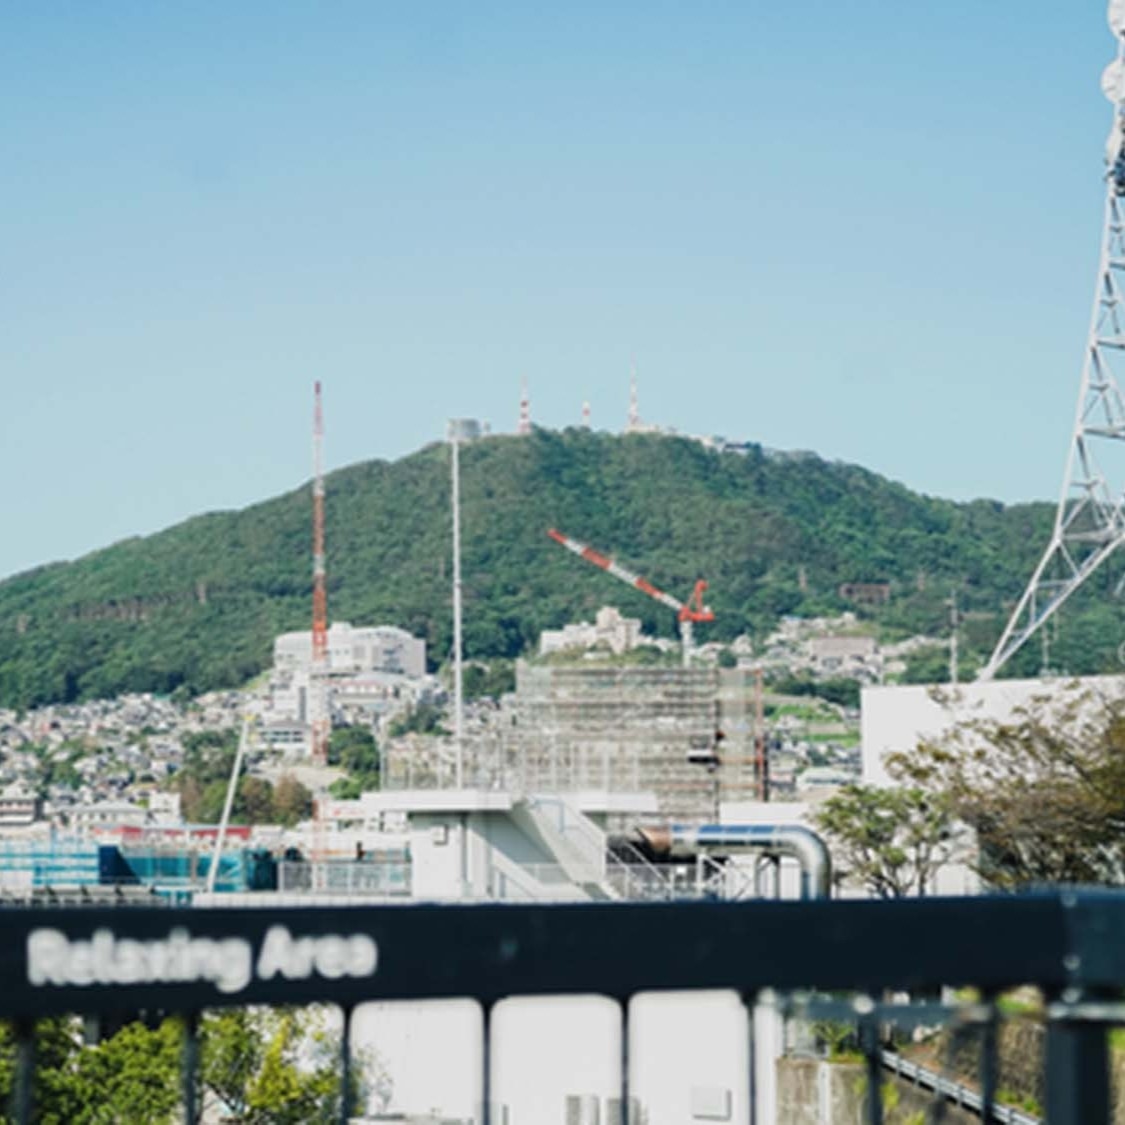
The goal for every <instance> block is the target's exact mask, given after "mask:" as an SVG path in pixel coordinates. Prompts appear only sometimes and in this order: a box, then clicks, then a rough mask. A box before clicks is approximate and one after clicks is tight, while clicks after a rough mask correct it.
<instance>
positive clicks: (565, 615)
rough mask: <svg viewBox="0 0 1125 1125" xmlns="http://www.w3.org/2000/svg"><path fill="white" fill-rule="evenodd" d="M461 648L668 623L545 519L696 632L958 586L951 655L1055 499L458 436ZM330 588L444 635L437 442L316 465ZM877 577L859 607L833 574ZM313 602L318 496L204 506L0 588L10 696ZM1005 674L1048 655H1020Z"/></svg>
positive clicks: (179, 681) (146, 674)
mask: <svg viewBox="0 0 1125 1125" xmlns="http://www.w3.org/2000/svg"><path fill="white" fill-rule="evenodd" d="M461 480H462V526H463V556H464V578H465V646H466V655H467V656H468V657H469V658H488V657H498V656H502V657H511V656H514V655H516V654H518V653H520V652H522V651H525V650H526V649H528V648H529V646H532V645H533V644H534V643H535V640H536V638H537V636H538V633H539V631H540V630H541V629H543V628H549V627H557V626H559V625H562V624H563V623H565V622H567V621H572V620H579V619H582V618H587V619H589V618H590V617H591V616H592V614H593V613H594V612H595V611H596V609H597V608H598V607H599V606H600V605H603V604H606V603H612V604H615V605H617V606H619V607H620V608H621V609H622V611H623V612H626V613H628V614H630V615H632V616H637V617H640V618H642V619H643V621H644V623H645V628H646V629H647V630H649V631H651V632H655V633H658V634H662V635H665V636H671V635H673V633H674V631H675V621H674V618H673V615H672V614H671V613H669V612H668V611H667V610H665V609H664V608H663V607H662V606H660V605H658V604H657V603H655V602H653V601H651V600H649V599H648V598H646V597H645V596H644V595H642V594H640V593H637V592H634V591H630V590H629V589H628V588H627V587H625V586H624V585H622V584H621V583H619V582H617V581H615V580H614V579H613V578H611V577H609V576H607V575H605V574H604V573H602V572H600V571H598V570H597V569H595V568H593V567H590V566H588V565H586V564H583V563H582V562H581V560H579V559H576V558H575V557H574V556H573V555H571V554H569V553H568V552H566V551H564V550H563V549H562V548H560V547H559V546H557V545H556V544H554V543H552V542H551V541H550V540H549V539H548V538H547V536H546V534H545V532H546V529H547V527H549V526H556V527H559V528H560V529H562V530H563V531H565V532H567V533H568V534H570V535H572V536H574V537H576V538H579V539H582V540H585V541H587V542H589V543H591V544H592V545H594V546H596V547H598V548H599V549H600V550H602V551H605V552H607V553H610V552H612V553H616V554H617V556H618V557H619V558H620V559H621V560H622V561H623V562H626V563H627V564H629V565H630V566H631V567H632V568H634V569H635V570H637V571H639V572H640V573H642V574H644V575H646V576H647V577H649V578H650V579H652V581H653V582H655V583H656V584H657V585H659V586H661V587H662V588H664V589H667V590H669V591H671V592H674V593H677V594H679V595H680V596H681V597H686V596H687V594H688V593H690V591H691V587H692V584H693V583H694V582H695V580H696V579H697V578H700V577H703V578H705V579H707V581H708V582H709V583H710V587H709V589H708V592H707V597H708V601H709V602H710V604H711V606H712V608H713V609H714V611H715V621H714V623H713V624H710V625H705V626H701V627H699V629H698V631H697V635H698V638H699V640H701V641H706V640H714V639H718V640H723V639H731V638H733V637H735V636H737V635H738V634H740V633H744V632H750V633H751V635H753V636H758V637H761V636H763V635H764V634H765V632H766V631H768V630H769V629H770V628H771V627H772V626H773V625H774V624H775V623H776V621H777V619H778V617H779V616H780V615H782V614H799V615H814V614H836V613H839V612H841V611H843V610H845V609H855V610H856V611H857V612H858V613H859V614H860V616H861V617H864V618H866V619H868V620H870V621H871V622H873V623H874V625H875V626H877V627H878V629H879V630H880V632H881V633H882V634H883V635H885V636H906V635H908V634H912V633H916V632H929V633H932V634H935V635H941V634H943V633H944V632H945V630H946V628H947V624H946V623H947V621H948V607H947V606H946V604H945V603H946V599H947V598H949V596H950V592H951V590H952V589H953V588H954V587H956V588H957V590H958V598H959V602H960V607H961V610H962V612H963V613H964V615H965V620H964V625H963V634H962V637H963V647H964V648H966V649H967V650H968V651H969V652H972V651H974V650H975V651H977V652H978V653H981V652H984V651H985V650H986V649H987V648H989V647H990V646H991V644H992V642H993V641H994V640H995V637H996V635H997V634H998V632H999V630H1000V628H1001V626H1002V624H1003V621H1002V617H1003V616H1004V615H1006V614H1007V613H1008V612H1009V610H1010V607H1011V605H1012V603H1013V601H1014V599H1016V598H1017V597H1018V596H1019V595H1020V593H1021V592H1022V590H1023V587H1024V584H1025V583H1026V581H1027V578H1028V576H1029V574H1030V573H1031V569H1032V567H1033V566H1034V564H1035V563H1036V561H1037V560H1038V557H1039V554H1040V552H1041V551H1042V549H1043V546H1044V545H1045V543H1046V540H1047V536H1048V533H1049V528H1050V522H1051V518H1052V515H1053V510H1052V506H1050V505H1047V504H1027V505H1016V506H1010V507H1005V506H1003V505H1001V504H999V503H995V502H991V501H986V500H978V501H974V502H972V503H967V504H956V503H953V502H951V501H946V500H939V499H933V498H931V497H926V496H920V495H918V494H916V493H913V492H911V491H910V490H909V489H907V488H905V487H904V486H903V485H901V484H896V483H893V482H891V481H888V480H886V479H884V478H882V477H880V476H878V475H876V474H875V473H871V472H868V471H866V470H864V469H862V468H859V467H857V466H854V465H845V464H839V463H833V462H827V461H823V460H820V459H819V458H816V457H814V456H809V455H802V456H787V455H778V454H770V453H769V452H767V451H765V450H763V449H761V448H759V447H755V446H751V447H750V448H749V450H748V451H747V452H745V453H733V452H727V453H718V452H715V451H713V450H710V449H707V448H706V447H704V446H703V445H701V444H700V443H698V442H694V441H691V440H688V439H682V438H670V437H663V436H659V435H641V434H637V435H626V436H615V435H608V434H600V433H593V432H589V431H585V430H567V431H564V432H555V431H547V430H538V431H536V432H535V433H534V434H533V435H532V436H530V437H525V438H516V437H492V438H488V439H486V440H483V441H480V442H477V443H475V444H471V445H468V446H466V447H465V448H464V449H463V450H462V463H461ZM327 526H328V599H329V612H330V616H331V617H332V619H334V620H349V621H351V622H353V623H354V624H377V623H391V624H396V625H400V626H402V627H403V628H406V629H409V630H410V631H411V632H414V633H416V634H420V635H422V636H424V637H425V638H426V641H427V643H428V645H429V652H430V656H431V659H432V660H433V661H434V662H436V663H441V662H442V661H443V659H444V657H445V654H446V653H447V652H448V650H449V646H450V634H451V626H450V591H449V587H450V576H449V534H450V518H449V452H448V449H447V448H446V447H444V446H442V445H431V446H428V447H426V448H424V449H421V450H419V451H418V452H416V453H414V454H412V455H410V456H408V457H405V458H403V459H402V460H400V461H397V462H394V463H388V462H383V461H370V462H366V463H363V464H358V465H353V466H350V467H348V468H345V469H341V470H339V471H338V472H335V473H332V474H331V475H330V476H329V477H328V478H327ZM1116 579H1117V575H1116V574H1114V573H1113V572H1112V569H1111V568H1106V573H1105V575H1104V576H1102V575H1099V576H1098V579H1097V584H1096V586H1093V587H1091V588H1089V589H1087V590H1084V591H1083V592H1082V593H1081V594H1080V595H1078V596H1076V597H1075V598H1074V599H1073V601H1072V603H1070V604H1069V605H1068V606H1067V607H1066V610H1065V611H1064V613H1065V617H1064V618H1063V620H1062V622H1061V624H1060V626H1059V628H1058V629H1057V636H1054V637H1053V645H1052V661H1053V663H1054V664H1055V665H1056V666H1057V667H1060V668H1064V669H1065V670H1067V671H1069V672H1072V673H1080V672H1091V671H1104V670H1107V669H1110V668H1115V667H1117V656H1116V653H1117V648H1118V645H1119V644H1120V642H1121V640H1122V638H1123V637H1125V629H1123V625H1125V606H1123V604H1122V602H1121V600H1120V598H1118V597H1116V596H1115V594H1114V589H1115V583H1116ZM863 582H886V583H889V585H890V599H889V601H888V602H887V604H885V605H879V606H857V605H854V604H853V603H852V602H851V601H850V600H849V599H848V598H846V597H843V596H841V594H840V587H841V585H843V584H845V583H863ZM309 615H310V498H309V491H308V489H307V488H302V489H300V490H297V491H294V492H291V493H288V494H286V495H284V496H280V497H278V498H276V499H273V500H269V501H267V502H265V503H262V504H258V505H255V506H253V507H250V508H247V509H245V510H243V511H240V512H221V513H213V514H209V515H203V516H198V517H196V518H194V519H191V520H188V521H186V522H184V523H182V524H179V525H177V526H175V527H172V528H169V529H167V530H166V531H163V532H160V533H159V534H156V535H152V536H148V537H146V538H143V539H141V538H138V539H131V540H127V541H125V542H121V543H117V544H115V545H114V546H111V547H108V548H106V549H104V550H101V551H97V552H95V553H93V554H90V555H87V556H86V557H84V558H81V559H78V560H76V561H74V562H70V563H59V564H53V565H51V566H46V567H42V568H40V569H37V570H33V571H29V572H27V573H25V574H21V575H17V576H15V577H13V578H10V579H8V580H7V581H5V582H3V583H0V704H5V705H9V706H13V705H14V706H21V707H26V706H30V705H35V704H40V703H44V702H48V701H66V700H74V699H80V698H93V697H102V696H111V695H114V694H117V693H119V692H122V691H141V690H145V691H156V692H170V691H173V690H175V689H177V688H182V689H185V690H190V691H193V692H195V691H202V690H205V689H209V688H214V687H224V686H235V685H239V684H241V683H243V682H245V681H246V680H247V679H248V678H249V677H251V676H253V675H254V674H255V673H257V672H259V671H261V669H262V668H264V667H265V666H266V665H267V664H268V662H269V658H270V646H271V642H272V639H273V637H274V635H275V634H276V633H279V632H282V631H285V630H288V629H298V628H302V627H306V625H307V622H308V620H309ZM1032 648H1034V651H1025V652H1023V653H1021V654H1020V656H1019V658H1017V660H1015V661H1013V663H1012V664H1011V665H1010V666H1009V669H1008V671H1009V672H1010V673H1013V674H1014V673H1017V672H1024V673H1026V672H1031V671H1034V670H1036V669H1037V668H1038V667H1039V662H1040V659H1041V657H1040V653H1039V650H1038V646H1029V649H1032Z"/></svg>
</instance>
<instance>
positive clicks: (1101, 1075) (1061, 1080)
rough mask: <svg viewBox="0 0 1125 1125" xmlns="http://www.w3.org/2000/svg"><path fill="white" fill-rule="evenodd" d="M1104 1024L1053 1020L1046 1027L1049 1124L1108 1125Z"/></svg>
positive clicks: (1063, 1019) (1107, 1083)
mask: <svg viewBox="0 0 1125 1125" xmlns="http://www.w3.org/2000/svg"><path fill="white" fill-rule="evenodd" d="M1106 1040H1107V1034H1106V1028H1105V1025H1104V1024H1101V1023H1094V1022H1091V1021H1089V1020H1085V1021H1084V1020H1077V1019H1067V1018H1065V1015H1064V1016H1062V1017H1061V1018H1058V1017H1056V1018H1052V1019H1051V1020H1050V1022H1049V1023H1048V1024H1047V1120H1048V1121H1049V1122H1050V1123H1051V1125H1094V1123H1095V1122H1103V1121H1104V1122H1108V1121H1109V1120H1110V1116H1109V1052H1108V1048H1107V1044H1106Z"/></svg>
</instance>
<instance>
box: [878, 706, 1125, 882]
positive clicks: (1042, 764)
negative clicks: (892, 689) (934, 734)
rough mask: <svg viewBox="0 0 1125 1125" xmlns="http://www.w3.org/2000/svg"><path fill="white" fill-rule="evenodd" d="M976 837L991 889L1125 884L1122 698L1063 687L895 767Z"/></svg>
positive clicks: (965, 726)
mask: <svg viewBox="0 0 1125 1125" xmlns="http://www.w3.org/2000/svg"><path fill="white" fill-rule="evenodd" d="M888 764H889V767H890V768H891V769H892V770H894V771H895V772H896V773H897V774H898V776H900V777H902V778H904V779H905V780H907V781H909V782H910V783H911V784H913V785H917V786H920V787H922V788H923V789H924V790H925V791H926V792H928V793H929V794H931V795H933V796H935V797H937V798H939V799H941V800H943V801H945V802H947V804H948V806H949V807H950V809H951V810H952V812H953V813H954V815H955V816H956V817H957V818H958V819H959V820H961V821H963V822H964V823H966V824H967V825H969V826H970V827H971V828H973V829H974V830H975V831H976V833H977V838H978V841H979V845H980V858H979V861H978V868H979V870H980V873H981V875H982V876H983V877H984V878H985V879H986V880H988V881H989V882H990V883H992V884H993V885H995V886H999V887H1018V886H1023V885H1026V884H1028V883H1037V882H1052V883H1058V882H1064V883H1121V882H1125V701H1123V700H1121V699H1113V698H1109V697H1106V696H1102V695H1098V694H1096V693H1094V692H1091V691H1080V690H1078V689H1076V688H1073V689H1069V690H1068V689H1067V688H1066V687H1065V686H1061V687H1060V688H1059V690H1057V691H1055V692H1054V693H1053V694H1052V695H1051V696H1050V697H1048V696H1043V697H1041V698H1036V699H1033V700H1031V701H1030V702H1029V703H1028V704H1027V705H1026V706H1024V707H1020V708H1017V709H1015V710H1014V711H1013V712H1012V714H1011V715H1010V716H1009V717H1008V718H1007V719H1005V720H1002V721H1001V720H993V719H977V720H970V721H968V722H961V723H960V724H958V726H957V727H956V728H955V729H954V731H953V732H952V733H950V734H948V735H946V736H944V737H942V738H941V739H938V740H934V741H925V742H923V743H922V744H920V745H919V746H918V748H917V749H916V750H915V751H914V752H913V753H912V754H909V755H906V754H899V755H895V756H893V757H892V758H891V759H890V761H889V763H888Z"/></svg>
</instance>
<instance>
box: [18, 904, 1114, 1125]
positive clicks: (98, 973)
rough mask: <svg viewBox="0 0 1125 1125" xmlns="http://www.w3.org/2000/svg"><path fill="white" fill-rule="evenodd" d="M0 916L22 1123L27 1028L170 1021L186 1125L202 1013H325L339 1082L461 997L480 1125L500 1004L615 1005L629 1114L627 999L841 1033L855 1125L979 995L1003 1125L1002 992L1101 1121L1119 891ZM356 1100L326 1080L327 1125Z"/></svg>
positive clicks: (1092, 1120)
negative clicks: (1036, 1025)
mask: <svg viewBox="0 0 1125 1125" xmlns="http://www.w3.org/2000/svg"><path fill="white" fill-rule="evenodd" d="M0 919H2V925H3V927H4V941H3V944H2V946H0V1018H5V1019H8V1020H10V1021H12V1025H13V1026H14V1028H15V1029H16V1036H17V1073H16V1081H15V1086H14V1096H13V1106H12V1116H13V1118H14V1119H15V1120H16V1121H19V1122H27V1121H32V1120H34V1119H35V1118H34V1102H35V1091H34V1089H33V1076H34V1058H35V1033H34V1021H35V1020H36V1019H37V1018H40V1017H45V1016H51V1015H61V1014H65V1013H73V1014H76V1015H83V1016H101V1017H104V1018H107V1019H110V1020H112V1019H113V1018H119V1017H121V1016H122V1015H125V1014H128V1013H137V1012H147V1013H161V1014H180V1015H182V1016H183V1017H184V1021H183V1022H184V1027H185V1042H184V1051H183V1067H184V1081H183V1101H184V1110H185V1118H186V1120H188V1121H194V1120H196V1117H197V1108H198V1107H197V1097H198V1096H197V1093H196V1089H197V1083H196V1073H195V1070H196V1066H197V1063H198V1055H199V1051H198V1043H197V1041H196V1038H195V1032H194V1029H195V1027H196V1025H197V1021H198V1015H199V1013H200V1012H201V1011H202V1010H203V1009H205V1008H213V1007H217V1006H227V1005H259V1004H263V1005H301V1004H311V1003H325V1004H333V1005H337V1006H339V1008H340V1009H341V1010H342V1011H343V1013H344V1018H345V1034H344V1035H343V1039H342V1042H343V1048H342V1056H341V1062H340V1066H341V1073H342V1075H344V1076H346V1075H347V1072H348V1067H349V1065H350V1059H349V1054H348V1051H349V1048H348V1038H349V1037H348V1034H347V1027H348V1020H349V1017H350V1013H351V1012H352V1011H353V1009H354V1008H356V1006H357V1005H360V1004H362V1003H365V1002H368V1001H374V1000H424V999H434V998H451V999H452V998H472V999H475V1000H476V1001H477V1002H478V1003H479V1004H480V1006H481V1010H482V1013H483V1040H482V1042H483V1050H482V1056H483V1057H482V1062H481V1089H482V1108H481V1110H480V1115H479V1120H480V1121H481V1122H483V1123H485V1125H490V1106H491V1075H492V1065H491V1058H490V1046H491V1043H490V1035H489V1017H490V1013H491V1010H492V1007H493V1006H494V1005H495V1004H496V1003H497V1002H498V1001H501V1000H503V999H506V998H509V997H519V996H543V995H560V994H584V995H588V994H598V995H602V996H606V997H609V998H611V999H612V1000H614V1001H616V1002H617V1003H618V1004H619V1005H620V1010H621V1018H622V1025H623V1033H622V1036H621V1044H622V1047H621V1055H622V1057H621V1067H620V1086H621V1089H620V1100H619V1101H618V1102H617V1103H616V1104H617V1105H618V1106H620V1107H622V1108H621V1111H620V1112H621V1117H622V1119H627V1118H628V1116H629V1107H630V1106H631V1105H633V1104H635V1103H634V1102H631V1101H630V1067H629V1034H628V1020H629V1002H630V1000H631V998H633V997H635V996H636V995H638V994H639V993H643V992H649V991H661V990H671V989H675V990H703V989H707V990H711V989H728V990H734V991H735V992H737V993H738V994H740V995H741V996H742V998H743V1000H744V1002H745V1004H746V1006H747V1011H748V1013H750V1012H751V1011H752V1009H753V1007H754V1006H755V1005H756V1004H759V1003H761V1002H762V994H763V991H764V990H769V991H770V993H771V994H772V995H773V996H774V997H775V998H777V1000H776V1002H777V1003H779V1004H780V1006H781V1007H782V1008H783V1009H785V1008H787V1009H788V1010H789V1011H790V1013H791V1014H793V1015H796V1016H799V1017H801V1018H803V1019H806V1020H811V1019H830V1020H837V1021H848V1022H851V1023H853V1024H854V1025H855V1026H856V1028H857V1029H858V1044H859V1049H860V1051H861V1052H862V1054H863V1056H864V1057H865V1059H866V1061H867V1093H866V1095H865V1097H866V1108H865V1113H866V1116H867V1120H868V1121H869V1122H870V1123H871V1125H879V1123H880V1122H882V1121H883V1120H884V1109H883V1105H882V1097H881V1094H880V1090H881V1087H882V1085H883V1083H884V1081H885V1076H886V1070H885V1066H886V1065H887V1062H888V1058H887V1055H886V1046H887V1036H888V1028H889V1027H890V1025H892V1024H893V1025H895V1026H899V1027H906V1026H908V1025H910V1024H911V1023H912V1022H913V1023H921V1024H928V1025H933V1024H934V1023H937V1022H940V1021H942V1020H945V1019H948V1018H949V1017H950V1013H951V1009H950V1008H948V1007H946V1006H943V1005H942V1004H941V1003H939V1002H937V1001H936V1000H935V999H934V998H935V997H937V996H939V995H940V994H941V990H942V989H943V988H944V987H969V988H972V989H973V990H975V991H974V994H973V998H972V1001H971V1002H970V1003H967V1004H965V1005H964V1006H963V1007H964V1010H963V1011H962V1013H961V1015H960V1016H958V1017H957V1018H958V1019H960V1020H961V1022H962V1023H964V1022H966V1021H968V1022H970V1023H973V1024H974V1025H975V1026H976V1027H977V1028H978V1029H979V1033H980V1034H979V1048H980V1049H979V1055H980V1059H979V1080H978V1082H977V1088H976V1097H977V1101H978V1107H977V1108H978V1109H979V1112H980V1114H981V1116H982V1117H983V1118H985V1119H989V1120H991V1119H998V1120H1003V1117H1002V1116H998V1114H997V1113H996V1112H994V1107H995V1101H996V1091H997V1077H996V1076H997V1046H996V1043H997V1036H996V1034H995V1026H996V1022H997V1018H998V1008H997V1005H996V1003H995V1000H996V998H997V997H999V996H1000V994H1001V993H1003V992H1005V991H1006V990H1010V989H1012V988H1016V987H1019V986H1028V985H1032V986H1036V987H1037V988H1038V989H1039V990H1040V992H1041V994H1042V996H1043V997H1044V1007H1043V1014H1044V1019H1045V1025H1046V1036H1045V1039H1046V1050H1045V1063H1044V1068H1045V1074H1044V1076H1043V1077H1044V1081H1045V1113H1046V1119H1047V1121H1049V1122H1050V1123H1051V1125H1098V1123H1100V1122H1108V1121H1109V1119H1110V1117H1109V1114H1110V1093H1109V1078H1108V1045H1107V1039H1108V1036H1107V1029H1108V1027H1109V1026H1111V1025H1113V1024H1115V1023H1117V1022H1125V1005H1123V1004H1122V1003H1121V1002H1120V1000H1119V998H1120V997H1121V996H1122V990H1123V989H1125V894H1119V893H1113V892H1104V893H1103V892H1096V891H1077V892H1072V891H1069V890H1060V891H1057V892H1051V893H1039V894H1035V895H1028V896H1011V897H987V898H961V899H922V900H910V901H899V902H849V901H837V902H785V903H782V902H747V903H720V902H715V903H710V902H696V903H645V904H641V903H624V904H618V903H613V904H589V905H587V904H582V905H548V906H524V905H519V906H504V905H474V906H439V905H409V906H378V907H355V908H351V907H340V908H329V909H323V908H317V909H304V908H286V909H253V908H251V909H223V908H217V909H197V910H181V909H160V910H153V909H146V908H140V907H137V908H127V907H126V908H117V909H109V908H102V907H89V908H74V909H69V908H56V909H50V910H42V909H36V908H29V909H11V908H9V909H4V910H0ZM909 997H914V998H917V997H928V998H929V999H927V1000H926V1001H919V1000H917V999H915V1000H913V1001H911V1000H909V999H908V998H909ZM954 1014H955V1015H956V1013H954ZM954 1022H956V1020H955V1021H954ZM748 1025H749V1026H752V1025H753V1020H748ZM752 1058H753V1041H752V1040H751V1059H752ZM754 1069H755V1068H754V1066H753V1062H752V1063H751V1066H750V1069H749V1073H748V1074H747V1075H746V1082H747V1086H748V1087H750V1089H749V1090H748V1092H747V1100H748V1104H749V1105H750V1106H751V1107H753V1105H754V1103H755V1098H754V1091H753V1089H752V1085H753V1081H754V1078H753V1075H754ZM351 1088H352V1086H351V1083H349V1082H348V1081H346V1080H345V1079H343V1078H342V1081H341V1089H342V1090H343V1091H344V1093H343V1095H342V1098H341V1106H340V1115H341V1120H344V1121H346V1120H347V1119H348V1117H349V1115H350V1114H351V1111H352V1107H351V1106H350V1105H349V1104H348V1102H349V1091H350V1090H351ZM935 1096H938V1097H941V1096H944V1095H942V1094H941V1092H940V1091H939V1092H938V1093H937V1094H936V1095H935ZM751 1122H754V1116H753V1108H751ZM512 1125H523V1123H522V1122H521V1123H515V1122H513V1123H512ZM623 1125H635V1123H633V1122H627V1121H623ZM759 1125H766V1123H759Z"/></svg>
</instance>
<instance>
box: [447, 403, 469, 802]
mask: <svg viewBox="0 0 1125 1125" xmlns="http://www.w3.org/2000/svg"><path fill="white" fill-rule="evenodd" d="M449 445H450V464H451V466H452V473H453V482H452V492H453V743H454V751H455V753H456V762H457V788H458V789H463V788H464V786H465V752H464V745H463V738H464V733H465V699H464V694H463V690H462V678H461V470H460V458H459V456H458V449H459V446H460V438H459V435H458V432H457V423H456V422H451V423H450V425H449Z"/></svg>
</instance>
